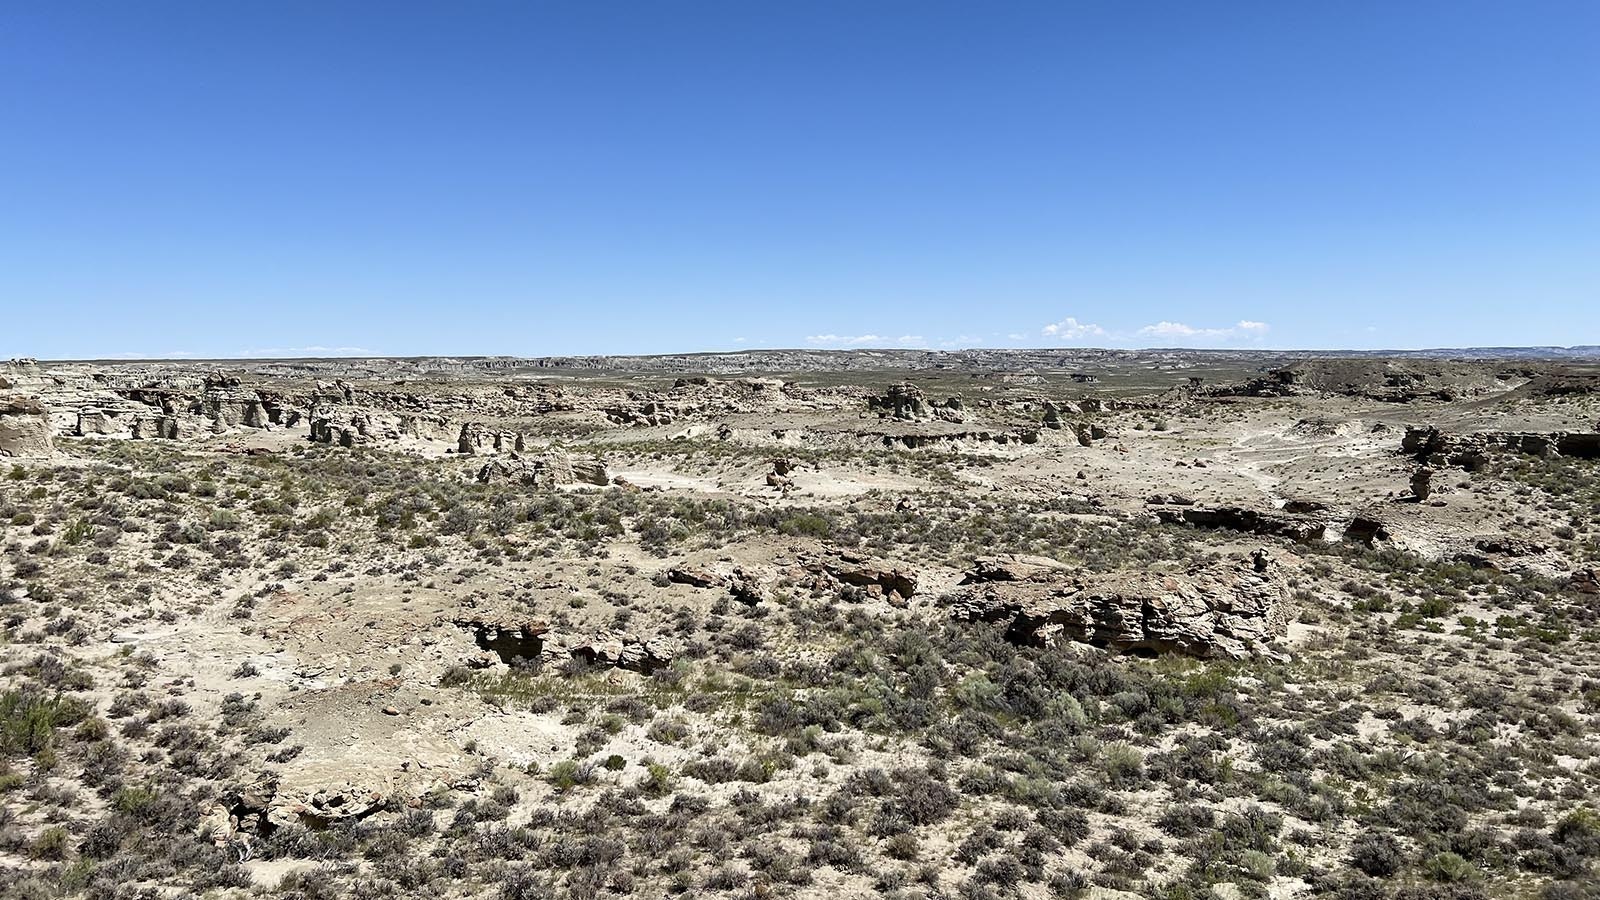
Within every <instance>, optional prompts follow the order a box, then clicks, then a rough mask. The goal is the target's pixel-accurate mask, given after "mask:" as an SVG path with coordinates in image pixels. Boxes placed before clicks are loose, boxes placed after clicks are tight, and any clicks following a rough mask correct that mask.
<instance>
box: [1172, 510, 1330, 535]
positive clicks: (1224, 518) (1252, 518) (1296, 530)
mask: <svg viewBox="0 0 1600 900" xmlns="http://www.w3.org/2000/svg"><path fill="white" fill-rule="evenodd" d="M1155 513H1156V517H1157V518H1158V519H1160V520H1161V521H1162V522H1163V523H1165V524H1167V525H1193V526H1194V527H1196V528H1222V529H1227V530H1229V531H1242V532H1245V533H1248V534H1260V535H1272V536H1276V537H1286V538H1289V539H1291V540H1295V541H1301V542H1304V541H1313V540H1317V539H1319V538H1321V537H1322V536H1323V534H1324V532H1325V531H1326V530H1327V524H1326V523H1325V522H1321V521H1318V520H1316V519H1312V518H1308V517H1306V516H1300V515H1294V514H1292V513H1285V512H1280V511H1277V510H1272V511H1268V510H1260V509H1250V508H1247V507H1242V506H1190V507H1185V508H1182V509H1171V508H1163V509H1157V510H1156V511H1155Z"/></svg>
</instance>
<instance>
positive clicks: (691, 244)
mask: <svg viewBox="0 0 1600 900" xmlns="http://www.w3.org/2000/svg"><path fill="white" fill-rule="evenodd" d="M1052 326H1054V327H1052ZM1574 343H1600V3H1597V2H1594V0H1571V2H1545V0H1519V2H1513V0H1506V2H1498V3H1485V2H1474V0H1449V2H1423V0H1406V2H1391V0H1383V2H1366V0H1355V2H1338V3H1334V2H1309V3H1301V2H1282V0H1270V2H1268V0H1262V2H1193V0H1173V2H1161V3H1155V2H1143V3H1141V2H1113V0H1105V2H1066V0H1059V2H1047V3H1020V2H1017V3H1007V2H998V3H978V2H966V3H943V2H929V0H918V2H876V0H849V2H831V0H805V2H789V3H780V2H749V0H738V2H727V3H703V2H691V0H681V2H680V0H639V2H632V3H611V2H604V0H598V2H597V0H588V2H574V3H564V4H553V3H534V2H517V3H512V2H505V3H497V2H476V0H464V2H456V3H443V2H440V3H432V4H421V3H407V2H382V3H378V2H374V3H341V2H306V3H300V2H270V3H248V2H238V3H235V2H214V0H206V2H192V3H178V2H163V0H145V2H137V3H132V2H130V3H122V2H97V3H86V2H68V0H41V2H24V0H14V2H8V3H6V4H4V6H3V7H0V356H3V355H14V354H18V355H20V354H27V355H37V356H41V357H49V358H60V357H89V356H110V355H176V354H191V355H197V356H239V355H264V354H271V353H280V354H281V353H289V352H304V353H318V351H315V350H304V349H303V348H318V347H320V348H333V349H332V350H331V351H323V352H339V351H340V350H341V349H342V348H343V352H356V351H355V350H354V349H351V348H359V350H360V351H365V352H372V353H381V354H425V353H514V354H525V355H542V354H558V353H581V352H667V351H681V350H716V349H734V348H739V347H751V346H778V347H796V346H844V345H857V346H866V345H901V346H928V347H941V346H1062V345H1074V344H1077V345H1095V346H1152V345H1153V346H1178V345H1188V346H1219V345H1238V346H1251V345H1260V346H1277V347H1420V346H1461V345H1484V344H1574Z"/></svg>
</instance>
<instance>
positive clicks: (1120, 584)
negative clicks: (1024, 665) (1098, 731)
mask: <svg viewBox="0 0 1600 900" xmlns="http://www.w3.org/2000/svg"><path fill="white" fill-rule="evenodd" d="M1288 597H1289V587H1288V583H1287V581H1286V580H1285V578H1284V576H1283V573H1282V572H1281V570H1280V567H1279V566H1278V564H1277V563H1276V562H1274V561H1273V560H1272V558H1271V557H1270V556H1269V555H1268V554H1267V553H1266V551H1264V550H1258V551H1256V552H1255V553H1253V554H1251V556H1250V558H1249V559H1247V560H1243V561H1239V562H1232V563H1220V564H1214V565H1198V566H1194V567H1191V568H1190V569H1188V570H1186V571H1183V572H1178V573H1172V574H1156V573H1148V572H1115V573H1111V574H1092V573H1086V572H1076V571H1074V570H1072V569H1070V568H1068V567H1065V566H1061V565H1059V564H1054V563H1052V561H1049V560H1039V559H1035V558H1019V557H1003V558H996V559H986V560H982V561H980V563H979V564H977V565H975V566H974V568H973V571H972V573H971V574H969V575H968V577H967V581H966V582H965V583H964V584H963V586H961V587H958V588H957V589H956V590H955V591H954V592H952V593H950V594H949V595H947V596H946V597H945V598H944V602H945V603H946V604H947V605H948V607H949V609H950V614H951V616H952V617H954V618H956V619H959V620H967V621H972V620H978V621H985V622H995V623H999V624H1002V625H1004V626H1005V628H1006V635H1007V637H1008V638H1009V639H1010V640H1012V641H1014V642H1017V643H1023V644H1036V645H1050V644H1053V643H1056V642H1059V641H1078V642H1081V643H1087V644H1091V645H1093V646H1097V647H1104V648H1107V649H1112V650H1118V651H1135V652H1153V653H1181V654H1185V655H1189V656H1198V657H1228V658H1232V659H1245V658H1248V657H1251V656H1259V655H1267V654H1269V652H1270V651H1269V645H1270V644H1271V643H1272V642H1273V641H1275V640H1277V639H1278V638H1280V637H1282V636H1283V635H1284V634H1285V632H1286V630H1287V628H1288V616H1287V612H1286V609H1285V605H1286V603H1287V600H1288Z"/></svg>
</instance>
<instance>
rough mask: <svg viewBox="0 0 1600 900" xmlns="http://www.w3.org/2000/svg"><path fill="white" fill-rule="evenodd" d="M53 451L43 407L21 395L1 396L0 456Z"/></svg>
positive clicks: (35, 455)
mask: <svg viewBox="0 0 1600 900" xmlns="http://www.w3.org/2000/svg"><path fill="white" fill-rule="evenodd" d="M53 451H54V446H53V444H52V442H51V439H50V417H49V414H48V413H47V412H46V411H45V408H44V406H43V405H42V404H40V403H39V402H38V401H37V400H31V399H27V398H24V397H16V396H11V397H0V456H9V457H44V456H49V455H50V454H51V453H52V452H53Z"/></svg>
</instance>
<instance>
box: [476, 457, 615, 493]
mask: <svg viewBox="0 0 1600 900" xmlns="http://www.w3.org/2000/svg"><path fill="white" fill-rule="evenodd" d="M477 479H478V481H479V482H480V483H482V484H493V483H496V482H510V483H515V484H521V485H526V486H528V487H555V486H557V485H563V484H593V485H599V486H601V487H604V486H605V485H608V484H610V483H611V474H610V473H609V472H607V471H606V465H605V463H604V462H602V461H601V460H600V459H599V458H598V457H594V456H581V455H574V454H569V453H563V452H562V451H559V450H548V451H546V452H544V453H540V454H537V455H524V454H521V453H516V452H512V453H509V454H506V455H505V456H497V457H495V458H493V459H490V460H489V461H488V462H486V463H484V464H483V466H482V467H481V468H479V469H478V474H477Z"/></svg>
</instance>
